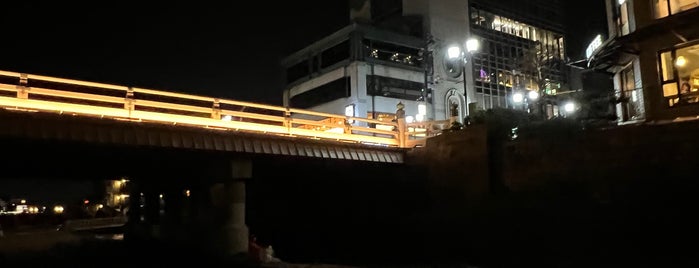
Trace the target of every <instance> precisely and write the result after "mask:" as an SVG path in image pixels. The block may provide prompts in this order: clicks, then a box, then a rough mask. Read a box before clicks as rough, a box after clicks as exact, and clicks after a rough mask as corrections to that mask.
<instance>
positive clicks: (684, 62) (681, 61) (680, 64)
mask: <svg viewBox="0 0 699 268" xmlns="http://www.w3.org/2000/svg"><path fill="white" fill-rule="evenodd" d="M675 65H677V67H684V66H685V65H687V59H686V58H685V57H684V56H679V57H677V60H675Z"/></svg>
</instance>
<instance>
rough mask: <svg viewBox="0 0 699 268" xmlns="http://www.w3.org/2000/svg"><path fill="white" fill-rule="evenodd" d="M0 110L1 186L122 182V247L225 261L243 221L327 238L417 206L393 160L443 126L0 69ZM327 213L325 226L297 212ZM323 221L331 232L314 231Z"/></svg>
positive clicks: (243, 233) (406, 172)
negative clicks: (171, 246)
mask: <svg viewBox="0 0 699 268" xmlns="http://www.w3.org/2000/svg"><path fill="white" fill-rule="evenodd" d="M0 108H2V109H0V147H1V148H3V152H4V153H5V154H7V155H8V156H11V157H8V158H7V159H5V161H3V163H2V164H1V165H0V167H2V171H3V172H2V173H0V179H4V178H15V179H17V178H27V179H31V178H50V179H66V180H101V179H115V178H123V177H127V178H128V179H129V180H130V186H129V194H128V196H129V199H128V202H129V207H130V210H129V216H128V220H127V224H126V226H125V229H126V230H127V235H126V237H127V238H128V237H131V238H134V237H168V238H170V239H175V240H180V239H190V240H197V239H199V240H203V241H201V245H206V246H212V247H216V248H215V249H216V250H223V251H226V252H234V253H235V252H238V253H239V252H242V251H245V250H247V243H246V242H247V236H248V229H247V228H248V227H247V225H248V224H252V225H253V226H255V227H256V228H258V230H259V228H268V229H269V228H276V227H274V226H277V225H274V222H275V221H278V220H279V219H281V218H283V217H291V218H293V217H295V216H296V215H303V216H302V218H303V221H299V222H298V223H287V224H286V225H285V226H298V228H301V226H302V225H305V226H308V224H309V223H310V224H316V225H317V226H318V227H319V228H330V227H331V226H341V225H342V224H344V222H354V223H357V222H361V221H360V219H362V220H367V219H374V218H376V217H375V216H366V215H364V214H366V213H375V214H376V215H379V214H380V215H381V216H380V217H381V218H382V219H383V218H384V217H387V215H392V213H395V214H399V215H403V214H404V213H403V212H402V211H401V210H399V209H396V208H398V207H405V206H412V205H414V203H416V202H419V200H420V199H419V198H417V197H416V194H415V193H419V192H421V189H422V187H424V185H423V184H422V181H421V180H422V179H424V177H425V176H424V172H423V171H422V170H419V169H418V168H417V167H413V166H411V165H406V164H405V162H406V159H405V158H406V152H407V151H409V150H411V148H414V147H416V146H421V145H424V144H425V141H426V139H427V138H428V137H431V136H434V135H438V134H439V133H440V130H441V129H442V128H444V127H446V126H448V123H449V122H448V121H440V122H422V123H406V122H405V119H404V118H397V120H396V121H395V122H385V121H379V120H373V119H368V118H361V117H348V116H344V115H336V114H328V113H319V112H315V111H309V110H302V109H294V108H289V107H280V106H272V105H265V104H256V103H250V102H242V101H235V100H226V99H219V98H213V97H203V96H196V95H189V94H182V93H175V92H167V91H158V90H152V89H144V88H137V87H127V86H119V85H111V84H103V83H96V82H88V81H79V80H72V79H65V78H57V77H49V76H41V75H33V74H24V73H17V72H8V71H0ZM253 167H254V172H253ZM421 172H422V173H421ZM416 178H417V179H416ZM184 193H186V194H184ZM376 200H380V202H379V201H376ZM318 201H322V202H318ZM374 201H376V202H379V204H377V205H376V206H374V205H372V203H371V202H374ZM270 204H275V205H274V207H270ZM331 206H332V207H333V208H334V209H332V211H330V212H327V213H324V214H323V218H321V216H320V214H308V213H311V212H313V211H320V210H323V211H328V208H329V207H331ZM365 208H367V209H365ZM248 210H249V211H251V212H250V213H248V212H246V211H248ZM379 210H380V211H381V212H380V213H379V212H378V211H379ZM286 213H289V214H286ZM248 214H249V215H248ZM284 215H287V216H284ZM246 217H247V218H246ZM345 218H347V219H349V220H350V221H344V220H341V219H345ZM330 219H332V220H333V221H337V224H330V225H327V224H323V222H327V221H328V220H330ZM340 222H341V223H340ZM270 224H272V225H274V226H272V225H270ZM368 224H369V223H365V225H366V226H368ZM73 225H74V226H78V227H79V226H82V225H80V224H73ZM83 225H84V224H83ZM79 228H82V227H79ZM294 233H295V232H288V233H287V234H290V235H291V234H294ZM212 241H213V242H212ZM290 248H291V247H290Z"/></svg>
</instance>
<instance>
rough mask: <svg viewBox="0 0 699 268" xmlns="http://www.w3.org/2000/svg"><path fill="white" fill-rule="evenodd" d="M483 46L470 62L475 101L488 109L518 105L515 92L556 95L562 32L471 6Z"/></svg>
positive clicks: (474, 23)
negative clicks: (514, 98) (472, 71)
mask: <svg viewBox="0 0 699 268" xmlns="http://www.w3.org/2000/svg"><path fill="white" fill-rule="evenodd" d="M470 17H471V25H472V28H473V33H474V35H476V36H478V37H479V38H480V39H481V49H480V51H479V52H478V53H477V54H474V57H473V60H472V61H471V63H472V66H473V70H474V74H473V77H474V86H475V91H476V100H475V101H477V102H479V103H481V104H482V107H483V108H485V109H489V108H495V107H506V108H515V107H516V106H515V104H514V103H513V101H512V95H513V94H514V93H515V92H525V91H536V92H541V93H543V94H542V95H555V94H556V93H557V92H558V91H559V90H560V88H561V82H562V81H563V79H564V75H563V72H562V67H563V66H562V59H564V58H565V44H564V39H563V36H562V35H561V34H557V33H554V32H552V31H549V30H545V29H542V28H538V27H534V26H531V25H528V24H525V23H521V22H519V21H517V20H513V19H510V18H506V17H503V16H499V15H495V14H494V13H492V12H489V11H485V10H482V9H479V8H477V7H472V8H471V16H470Z"/></svg>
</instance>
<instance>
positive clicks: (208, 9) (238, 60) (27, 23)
mask: <svg viewBox="0 0 699 268" xmlns="http://www.w3.org/2000/svg"><path fill="white" fill-rule="evenodd" d="M143 2H145V1H142V3H138V4H128V3H127V2H124V1H116V2H103V1H102V2H94V1H93V2H85V3H88V4H77V3H66V2H65V1H46V2H39V1H10V2H8V3H3V6H2V16H0V25H2V27H1V28H2V41H0V70H6V71H16V72H24V73H32V74H41V75H48V76H57V77H65V78H73V79H79V80H88V81H96V82H103V83H111V84H117V85H126V86H137V87H144V88H152V89H160V90H168V91H177V92H186V93H191V94H199V95H207V96H216V97H222V98H230V99H236V100H244V101H254V102H264V103H270V104H281V91H282V88H283V84H282V81H281V78H282V70H281V68H280V66H279V64H280V60H281V58H282V57H284V56H285V55H288V54H289V53H291V52H293V51H295V50H297V49H300V48H302V47H304V46H305V45H307V44H309V43H310V42H312V41H313V40H316V39H319V38H321V37H323V36H325V35H327V34H329V33H332V32H334V31H335V30H337V29H339V28H341V27H343V26H345V25H347V23H348V22H349V18H348V17H349V15H348V11H347V1H345V0H313V1H245V2H240V1H220V2H222V3H224V4H221V3H218V2H219V1H212V2H211V3H203V2H195V3H196V4H191V3H192V2H188V3H190V4H183V3H175V1H172V3H170V4H167V5H155V4H151V5H148V4H143ZM565 2H566V5H567V6H568V9H569V10H574V11H575V12H571V13H569V16H567V18H569V23H570V25H571V27H569V28H568V31H569V33H575V34H572V35H570V36H569V40H568V45H569V54H570V56H571V58H573V59H575V58H578V56H581V55H582V51H583V50H584V47H585V46H587V43H588V42H589V41H590V40H592V38H593V37H594V36H595V35H596V34H597V33H606V28H604V9H603V2H604V1H603V0H594V1H589V0H586V1H565ZM98 3H99V4H98ZM236 3H245V6H244V7H243V6H237V5H235V4H236ZM593 3H597V4H593ZM595 9H596V11H594V12H593V10H595ZM595 13H596V14H598V15H592V14H595ZM576 51H577V54H576ZM56 187H59V188H56ZM61 188H64V189H66V190H65V191H53V190H54V189H61ZM35 189H44V190H40V191H35ZM91 189H92V186H90V185H88V184H84V183H83V184H78V183H68V182H51V181H34V182H21V183H18V182H10V181H4V182H2V181H0V197H2V196H4V195H8V194H13V193H17V194H19V193H21V194H22V195H28V196H27V197H28V198H32V196H44V195H45V194H46V193H48V192H59V193H64V194H65V195H67V196H70V197H79V196H81V195H83V193H84V192H86V191H89V190H91Z"/></svg>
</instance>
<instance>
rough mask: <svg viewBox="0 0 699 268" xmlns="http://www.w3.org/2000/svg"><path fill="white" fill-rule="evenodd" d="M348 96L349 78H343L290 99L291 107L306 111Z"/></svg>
mask: <svg viewBox="0 0 699 268" xmlns="http://www.w3.org/2000/svg"><path fill="white" fill-rule="evenodd" d="M349 96H350V78H349V77H343V78H340V79H337V80H335V81H332V82H330V83H327V84H324V85H322V86H319V87H317V88H314V89H311V90H309V91H306V92H303V93H301V94H299V95H296V96H293V97H291V106H292V107H294V108H301V109H306V108H311V107H315V106H318V105H321V104H325V103H328V102H331V101H334V100H337V99H341V98H346V97H349Z"/></svg>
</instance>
